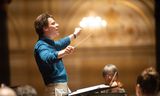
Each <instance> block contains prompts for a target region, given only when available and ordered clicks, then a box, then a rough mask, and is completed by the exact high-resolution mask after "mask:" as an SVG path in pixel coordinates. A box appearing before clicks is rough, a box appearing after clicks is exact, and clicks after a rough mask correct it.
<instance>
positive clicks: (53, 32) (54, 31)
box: [44, 18, 59, 38]
mask: <svg viewBox="0 0 160 96" xmlns="http://www.w3.org/2000/svg"><path fill="white" fill-rule="evenodd" d="M58 27H59V24H58V23H57V22H56V21H55V20H54V19H53V18H48V26H47V27H45V28H44V32H45V35H47V36H48V37H51V38H54V37H57V36H58V35H59V32H58Z"/></svg>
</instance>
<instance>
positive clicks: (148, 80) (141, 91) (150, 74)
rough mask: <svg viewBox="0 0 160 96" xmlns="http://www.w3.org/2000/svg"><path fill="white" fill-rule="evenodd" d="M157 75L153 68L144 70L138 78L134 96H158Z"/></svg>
mask: <svg viewBox="0 0 160 96" xmlns="http://www.w3.org/2000/svg"><path fill="white" fill-rule="evenodd" d="M158 85H159V75H158V72H157V71H156V70H155V68H153V67H149V68H146V69H145V70H144V71H143V72H142V73H141V74H140V75H139V76H138V77H137V85H136V96H160V95H159V94H158V95H157V93H158V87H159V86H158Z"/></svg>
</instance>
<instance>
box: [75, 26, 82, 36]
mask: <svg viewBox="0 0 160 96" xmlns="http://www.w3.org/2000/svg"><path fill="white" fill-rule="evenodd" d="M81 30H82V28H81V27H76V28H75V30H74V33H73V34H75V35H76V36H78V35H79V34H80V33H81Z"/></svg>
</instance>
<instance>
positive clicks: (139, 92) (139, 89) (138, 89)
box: [136, 84, 142, 96]
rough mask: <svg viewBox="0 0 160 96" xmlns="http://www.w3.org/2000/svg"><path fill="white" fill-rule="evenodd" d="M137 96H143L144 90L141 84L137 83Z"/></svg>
mask: <svg viewBox="0 0 160 96" xmlns="http://www.w3.org/2000/svg"><path fill="white" fill-rule="evenodd" d="M136 96H142V91H141V87H140V85H139V84H137V85H136Z"/></svg>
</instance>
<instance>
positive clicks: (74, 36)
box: [69, 27, 82, 41]
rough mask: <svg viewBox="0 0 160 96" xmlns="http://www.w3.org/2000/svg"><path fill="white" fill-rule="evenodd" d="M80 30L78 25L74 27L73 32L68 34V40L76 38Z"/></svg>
mask: <svg viewBox="0 0 160 96" xmlns="http://www.w3.org/2000/svg"><path fill="white" fill-rule="evenodd" d="M81 30H82V29H81V28H80V27H77V28H75V31H74V32H73V34H71V35H69V38H70V40H71V41H72V40H74V39H76V38H77V37H78V36H79V34H80V32H81Z"/></svg>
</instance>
